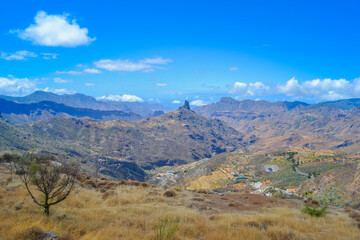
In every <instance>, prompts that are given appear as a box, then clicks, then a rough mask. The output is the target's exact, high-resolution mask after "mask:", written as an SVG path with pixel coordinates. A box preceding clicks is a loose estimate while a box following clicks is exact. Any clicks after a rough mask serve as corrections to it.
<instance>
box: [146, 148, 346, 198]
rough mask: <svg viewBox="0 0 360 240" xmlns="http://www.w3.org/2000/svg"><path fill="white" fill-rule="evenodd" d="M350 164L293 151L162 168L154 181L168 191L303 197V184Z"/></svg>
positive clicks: (329, 153)
mask: <svg viewBox="0 0 360 240" xmlns="http://www.w3.org/2000/svg"><path fill="white" fill-rule="evenodd" d="M346 161H351V160H349V159H347V158H346V157H345V156H340V155H339V154H337V153H336V152H333V151H330V150H329V151H313V150H311V149H307V148H293V147H289V149H288V150H286V151H282V152H276V153H272V154H264V153H257V154H245V153H224V154H220V155H218V156H216V157H215V158H211V159H207V158H205V159H202V160H200V161H197V162H192V163H189V164H186V165H181V166H165V167H161V168H158V169H156V170H153V171H151V172H150V174H151V175H152V176H153V177H152V178H151V181H152V182H153V183H156V184H158V185H161V186H163V187H164V188H169V187H173V186H178V185H180V186H181V187H182V188H184V189H187V190H193V191H197V190H201V189H206V190H208V191H211V192H214V193H225V192H247V193H252V194H261V195H266V196H270V197H271V196H277V197H279V196H280V197H303V196H304V194H305V193H304V192H301V191H300V189H301V188H300V185H301V182H302V181H304V180H306V179H313V178H314V176H318V175H319V174H321V172H324V171H327V170H329V169H332V168H336V167H339V166H342V164H344V163H345V162H346ZM204 173H205V174H204ZM306 194H308V193H306Z"/></svg>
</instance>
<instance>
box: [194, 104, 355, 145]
mask: <svg viewBox="0 0 360 240" xmlns="http://www.w3.org/2000/svg"><path fill="white" fill-rule="evenodd" d="M359 106H360V99H347V100H339V101H334V102H324V103H320V104H307V103H303V102H275V103H271V102H267V101H252V100H244V101H237V100H235V99H232V98H228V97H226V98H222V99H221V100H220V101H219V102H217V103H213V104H211V105H205V106H202V107H197V108H196V109H194V111H195V112H197V113H198V114H200V115H202V116H204V117H207V118H210V119H219V120H221V121H223V122H226V123H227V124H229V125H230V126H232V127H234V128H235V129H236V130H238V131H240V132H242V133H244V134H245V135H247V136H252V137H253V138H254V139H255V140H256V141H254V142H253V144H252V146H251V147H250V148H251V150H254V151H255V150H261V151H269V150H276V149H279V148H288V147H289V146H290V147H291V146H299V147H309V148H313V149H320V148H337V147H343V146H347V145H351V144H354V143H357V142H359V141H360V138H359V133H360V108H359Z"/></svg>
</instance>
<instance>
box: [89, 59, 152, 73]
mask: <svg viewBox="0 0 360 240" xmlns="http://www.w3.org/2000/svg"><path fill="white" fill-rule="evenodd" d="M94 65H95V66H96V67H97V68H102V69H106V70H109V71H124V72H135V71H144V70H149V69H152V66H151V65H149V64H146V63H140V62H138V63H136V62H131V61H129V60H120V59H118V60H111V59H102V60H99V61H96V62H94Z"/></svg>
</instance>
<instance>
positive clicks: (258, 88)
mask: <svg viewBox="0 0 360 240" xmlns="http://www.w3.org/2000/svg"><path fill="white" fill-rule="evenodd" d="M228 88H229V93H236V94H238V95H239V96H241V97H246V96H259V95H265V94H266V93H267V92H268V91H269V90H270V87H268V86H266V85H265V84H264V83H262V82H255V83H243V82H235V83H234V84H231V85H229V86H228Z"/></svg>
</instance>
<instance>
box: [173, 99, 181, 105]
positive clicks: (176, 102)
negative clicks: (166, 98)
mask: <svg viewBox="0 0 360 240" xmlns="http://www.w3.org/2000/svg"><path fill="white" fill-rule="evenodd" d="M172 103H174V104H179V103H181V101H180V100H174V101H172Z"/></svg>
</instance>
